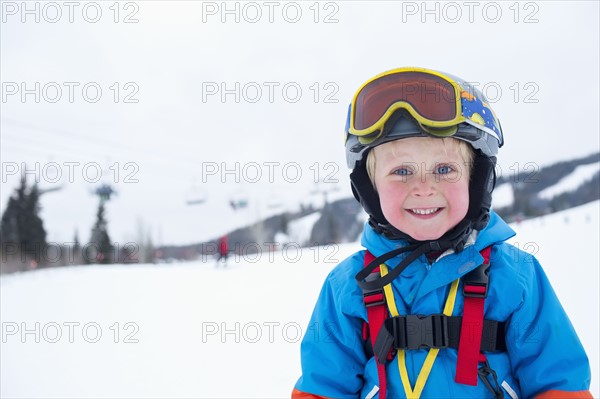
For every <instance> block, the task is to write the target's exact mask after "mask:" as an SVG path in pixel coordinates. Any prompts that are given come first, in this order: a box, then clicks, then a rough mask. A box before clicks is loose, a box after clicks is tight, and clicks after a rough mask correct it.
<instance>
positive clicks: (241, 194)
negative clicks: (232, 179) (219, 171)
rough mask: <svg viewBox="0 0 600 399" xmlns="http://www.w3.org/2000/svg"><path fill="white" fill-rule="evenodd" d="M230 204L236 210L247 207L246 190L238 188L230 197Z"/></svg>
mask: <svg viewBox="0 0 600 399" xmlns="http://www.w3.org/2000/svg"><path fill="white" fill-rule="evenodd" d="M229 206H230V207H231V209H233V210H234V211H238V210H240V209H245V208H247V207H248V196H247V195H246V193H245V191H244V190H238V191H237V192H236V193H234V194H232V195H231V196H230V198H229Z"/></svg>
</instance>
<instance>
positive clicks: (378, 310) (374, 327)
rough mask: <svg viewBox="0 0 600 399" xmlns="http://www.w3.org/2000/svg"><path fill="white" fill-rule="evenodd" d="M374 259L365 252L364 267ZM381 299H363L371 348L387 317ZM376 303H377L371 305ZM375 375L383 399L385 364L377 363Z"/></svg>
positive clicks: (368, 297)
mask: <svg viewBox="0 0 600 399" xmlns="http://www.w3.org/2000/svg"><path fill="white" fill-rule="evenodd" d="M374 259H375V256H373V254H372V253H370V252H369V251H365V260H364V266H367V265H368V264H369V263H371V262H372V261H373V260H374ZM373 273H379V267H377V268H376V269H375V270H373ZM383 299H384V294H383V292H381V293H376V294H373V295H369V296H365V297H364V300H365V305H367V320H369V323H368V324H369V334H370V336H371V344H372V345H373V348H374V347H375V340H377V335H378V334H379V330H381V327H383V322H384V321H385V319H386V318H387V317H388V310H387V307H386V305H385V302H384V301H383ZM377 302H379V303H378V304H375V305H371V304H373V303H377ZM369 305H370V306H369ZM377 375H378V377H379V398H380V399H385V396H386V391H387V387H386V382H387V377H386V373H385V364H381V363H379V362H377Z"/></svg>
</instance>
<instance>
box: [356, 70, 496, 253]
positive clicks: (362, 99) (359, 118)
mask: <svg viewBox="0 0 600 399" xmlns="http://www.w3.org/2000/svg"><path fill="white" fill-rule="evenodd" d="M345 137H346V141H345V146H346V160H347V163H348V167H349V168H350V169H352V173H351V174H350V180H351V184H352V192H353V194H354V197H355V198H356V199H357V200H358V201H359V202H360V204H361V205H362V207H363V208H364V210H365V211H366V212H367V214H368V215H369V224H370V225H371V226H372V227H373V228H374V229H375V230H376V231H377V232H379V233H382V234H384V235H385V236H387V237H389V238H391V239H404V240H407V241H409V242H411V243H417V242H418V241H416V240H414V239H413V238H412V237H410V236H408V235H407V234H405V233H403V232H401V231H399V230H398V229H396V228H395V227H394V226H392V225H391V224H390V223H389V222H388V221H387V220H386V218H385V216H384V215H383V211H382V210H381V206H380V203H379V195H378V194H377V191H376V190H375V188H374V187H373V185H372V183H371V180H370V179H369V176H368V173H367V168H366V158H367V154H368V153H369V151H370V150H372V149H373V148H374V147H376V146H378V145H381V144H383V143H386V142H389V141H392V140H397V139H401V138H407V137H440V138H441V137H453V138H456V139H459V140H462V141H465V142H467V143H469V144H470V145H471V147H472V148H473V153H474V159H473V165H472V166H471V179H470V182H469V209H468V211H467V214H466V216H465V218H464V219H463V220H462V221H461V222H460V223H459V224H458V225H457V226H456V227H454V228H453V229H451V230H450V231H448V232H446V233H445V234H444V235H443V236H442V237H441V238H440V239H438V240H445V242H451V243H452V244H451V247H453V249H455V250H462V248H463V246H464V243H465V241H466V239H467V238H468V236H469V235H470V234H471V232H472V231H473V230H481V229H483V228H484V227H485V226H486V225H487V222H488V220H489V210H490V207H491V202H492V197H491V194H492V190H493V189H494V185H495V172H494V168H495V166H496V155H497V153H498V148H499V147H501V146H502V145H503V144H504V140H503V135H502V129H501V126H500V123H499V121H498V118H497V117H496V115H495V113H494V111H493V110H492V108H491V107H490V105H489V102H488V100H487V98H486V97H485V96H484V95H483V93H481V91H480V90H478V89H477V88H476V87H474V86H473V85H471V84H469V83H468V82H466V81H464V80H463V79H460V78H458V77H456V76H453V75H450V74H447V73H442V72H438V71H434V70H430V69H423V68H399V69H394V70H391V71H388V72H384V73H382V74H379V75H377V76H375V77H373V78H371V79H370V80H368V81H367V82H365V83H364V84H363V85H362V86H361V87H360V88H359V89H358V91H357V92H356V94H355V95H354V98H353V100H352V103H351V104H350V106H349V109H348V117H347V120H346V128H345ZM434 241H435V240H434Z"/></svg>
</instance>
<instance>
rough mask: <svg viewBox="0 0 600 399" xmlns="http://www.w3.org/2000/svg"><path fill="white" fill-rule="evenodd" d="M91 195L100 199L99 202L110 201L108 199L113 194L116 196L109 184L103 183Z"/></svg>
mask: <svg viewBox="0 0 600 399" xmlns="http://www.w3.org/2000/svg"><path fill="white" fill-rule="evenodd" d="M93 194H95V195H97V196H98V197H99V198H100V201H102V202H106V201H109V200H110V197H111V196H112V195H113V194H117V192H116V191H115V190H114V189H113V188H112V186H111V185H110V184H106V183H105V184H101V185H100V186H98V187H96V189H95V190H94V191H93Z"/></svg>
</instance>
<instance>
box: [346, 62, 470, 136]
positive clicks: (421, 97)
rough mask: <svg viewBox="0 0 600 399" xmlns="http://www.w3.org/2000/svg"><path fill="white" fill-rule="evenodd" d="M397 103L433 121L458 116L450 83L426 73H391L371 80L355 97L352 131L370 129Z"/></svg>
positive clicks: (455, 93)
mask: <svg viewBox="0 0 600 399" xmlns="http://www.w3.org/2000/svg"><path fill="white" fill-rule="evenodd" d="M400 102H403V103H407V104H409V105H410V106H411V107H412V108H413V110H414V111H415V112H416V113H417V114H418V115H419V116H420V117H421V118H422V119H425V120H427V121H431V122H434V123H435V122H439V123H443V122H451V121H454V120H456V119H457V118H459V117H460V116H461V110H460V109H459V104H460V91H459V88H458V87H457V86H456V85H455V84H454V83H453V82H451V81H448V80H446V79H444V78H443V77H441V76H437V75H433V74H430V73H427V72H418V71H403V72H395V73H391V74H389V75H384V76H381V77H379V78H376V79H374V80H373V81H371V82H369V83H368V84H366V85H365V86H364V87H363V88H362V89H361V90H360V92H359V93H358V94H357V95H356V96H355V101H354V104H353V106H352V109H353V110H354V118H353V122H354V123H353V124H354V126H353V128H354V130H358V131H360V130H365V129H369V128H371V127H372V126H374V125H375V124H377V123H378V121H380V119H381V118H382V117H383V116H384V115H385V113H386V112H387V111H388V109H390V107H391V106H392V105H393V104H396V103H400ZM421 118H419V119H421Z"/></svg>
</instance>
